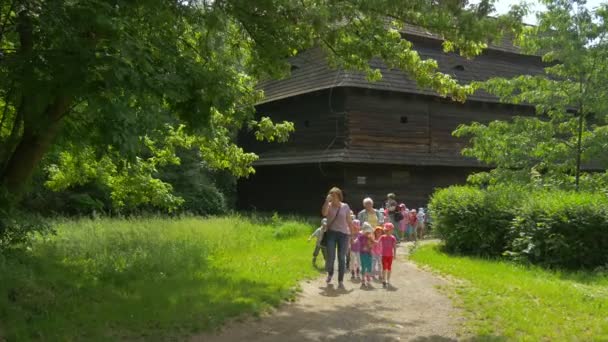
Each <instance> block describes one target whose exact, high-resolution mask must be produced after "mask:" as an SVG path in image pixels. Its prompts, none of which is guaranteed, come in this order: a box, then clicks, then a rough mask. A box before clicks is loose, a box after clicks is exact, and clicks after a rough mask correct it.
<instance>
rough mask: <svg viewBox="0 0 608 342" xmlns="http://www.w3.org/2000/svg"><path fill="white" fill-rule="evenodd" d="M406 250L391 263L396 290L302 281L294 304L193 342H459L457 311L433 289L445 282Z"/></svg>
mask: <svg viewBox="0 0 608 342" xmlns="http://www.w3.org/2000/svg"><path fill="white" fill-rule="evenodd" d="M406 248H407V247H406V246H403V247H400V248H399V250H398V252H397V254H398V255H399V257H398V259H397V260H395V261H394V262H393V276H392V279H391V283H392V285H393V288H392V289H388V290H387V289H383V288H382V284H381V283H374V284H373V289H364V288H362V287H361V285H360V282H356V281H351V280H350V275H348V276H347V278H346V279H345V282H344V283H345V286H346V290H338V289H337V288H336V287H335V285H334V286H327V285H326V284H325V282H324V277H321V278H319V279H316V280H310V281H306V282H304V283H302V293H301V295H300V296H299V298H298V300H297V301H296V302H295V303H289V304H285V305H283V306H282V307H281V308H279V309H278V310H276V311H274V312H273V313H271V314H269V315H266V316H264V317H262V318H258V319H253V318H252V319H250V320H248V321H245V322H241V323H238V322H235V323H232V324H229V325H227V326H226V327H225V328H224V329H223V330H222V331H220V332H219V333H215V334H203V335H197V336H195V337H193V338H192V341H201V342H202V341H204V342H226V341H246V342H262V341H264V342H271V341H272V342H274V341H276V342H279V341H280V342H285V341H441V342H443V341H456V333H455V330H456V329H455V328H456V325H457V321H456V318H455V317H457V316H458V315H457V312H456V311H455V309H454V308H453V307H452V305H451V302H450V300H449V299H448V298H447V297H445V296H444V295H442V294H441V293H439V292H438V291H437V289H436V288H435V287H436V286H437V285H442V284H445V281H444V280H442V279H440V278H438V277H436V276H434V275H432V274H430V273H428V272H425V271H422V270H420V269H418V268H417V267H416V266H415V265H414V264H413V263H411V262H409V261H407V260H406V259H405V258H404V257H403V255H404V254H405V253H406ZM334 283H335V281H334Z"/></svg>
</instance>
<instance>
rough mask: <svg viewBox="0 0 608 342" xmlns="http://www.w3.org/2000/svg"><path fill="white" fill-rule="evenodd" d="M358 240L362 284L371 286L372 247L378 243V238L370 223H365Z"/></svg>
mask: <svg viewBox="0 0 608 342" xmlns="http://www.w3.org/2000/svg"><path fill="white" fill-rule="evenodd" d="M357 242H358V243H359V248H360V252H359V255H360V257H361V283H362V284H361V285H362V286H363V287H370V286H371V281H372V276H371V275H372V248H373V246H374V245H375V244H376V240H375V239H374V235H373V230H372V226H371V225H370V224H369V223H367V222H365V223H363V229H362V233H361V234H360V235H359V237H358V238H357Z"/></svg>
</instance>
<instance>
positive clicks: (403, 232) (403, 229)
mask: <svg viewBox="0 0 608 342" xmlns="http://www.w3.org/2000/svg"><path fill="white" fill-rule="evenodd" d="M398 208H399V212H400V213H401V215H402V216H403V219H402V220H401V221H399V240H400V241H405V238H406V237H407V225H408V224H409V222H410V215H409V211H408V210H407V207H406V206H405V204H403V203H401V204H399V207H398Z"/></svg>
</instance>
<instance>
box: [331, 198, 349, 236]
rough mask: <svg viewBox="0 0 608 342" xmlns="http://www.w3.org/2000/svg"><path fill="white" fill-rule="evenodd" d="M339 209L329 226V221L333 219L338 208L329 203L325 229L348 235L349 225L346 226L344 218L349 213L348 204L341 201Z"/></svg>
mask: <svg viewBox="0 0 608 342" xmlns="http://www.w3.org/2000/svg"><path fill="white" fill-rule="evenodd" d="M339 210H340V211H339V212H338V217H336V219H335V221H334V222H333V224H332V225H331V226H329V223H331V221H332V220H334V217H335V216H336V212H337V211H338V208H334V206H333V205H331V204H330V205H329V211H328V213H327V224H328V226H327V229H328V230H334V231H337V232H341V233H344V234H346V235H350V227H349V226H348V221H347V220H346V218H347V215H350V207H349V206H348V204H346V203H342V206H341V207H340V208H339Z"/></svg>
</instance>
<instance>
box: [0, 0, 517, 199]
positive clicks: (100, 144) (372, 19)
mask: <svg viewBox="0 0 608 342" xmlns="http://www.w3.org/2000/svg"><path fill="white" fill-rule="evenodd" d="M465 3H466V2H465ZM491 3H492V1H482V2H481V4H479V5H477V6H469V7H467V8H465V6H463V2H462V1H455V0H453V1H451V0H443V1H427V0H424V1H423V0H418V1H389V0H373V1H372V0H365V1H363V0H344V1H329V0H301V1H292V0H261V1H250V0H214V1H211V0H207V1H205V0H198V1H196V0H191V1H183V0H172V1H171V0H146V1H131V0H76V1H69V2H66V1H55V0H10V1H4V2H2V5H0V15H1V17H0V79H2V80H3V81H2V84H0V99H1V100H0V115H1V117H0V141H1V143H2V144H1V146H0V147H1V148H0V183H1V184H2V185H3V186H4V187H6V189H7V190H8V192H9V193H11V194H19V193H20V192H21V191H22V190H23V186H24V184H25V183H26V181H27V179H28V178H29V177H30V176H31V174H32V172H33V170H34V169H35V168H36V167H37V166H38V165H39V163H40V161H41V160H42V158H43V157H44V156H45V155H46V154H47V153H48V151H49V149H50V148H51V147H52V146H53V145H61V146H64V147H66V146H67V147H71V148H72V149H73V151H83V150H84V149H85V148H87V149H88V150H87V153H92V154H93V155H94V156H95V158H97V159H98V160H103V159H102V158H103V156H106V155H108V151H112V152H111V153H112V154H114V155H115V156H117V157H120V158H126V159H125V160H126V164H124V167H127V168H128V167H129V163H133V162H135V161H136V156H137V155H138V154H139V155H141V154H142V153H146V151H148V148H149V146H148V145H147V143H146V141H147V140H146V137H147V136H148V135H150V134H151V133H150V132H156V133H154V134H158V132H163V129H164V127H166V125H169V126H171V127H173V129H177V128H178V127H179V126H180V125H183V127H185V129H186V130H187V132H188V133H189V134H191V135H193V136H197V137H198V138H197V139H198V141H199V144H198V147H199V148H200V149H201V152H202V154H203V156H204V158H206V160H208V161H209V162H210V164H212V165H213V166H214V167H217V168H225V169H229V170H231V171H232V172H234V173H235V174H237V175H239V176H244V175H247V174H249V173H251V172H253V170H252V169H251V166H250V164H251V162H252V161H253V160H255V158H256V157H255V155H252V154H247V153H246V152H245V151H243V150H242V149H240V148H239V147H238V146H236V145H235V144H234V140H233V139H230V138H229V137H230V136H231V134H233V133H234V132H235V131H236V130H239V129H241V128H243V127H249V128H251V129H254V130H257V132H258V134H257V136H258V137H259V138H260V139H269V140H274V139H277V140H281V139H285V138H286V137H287V136H288V133H289V131H291V130H292V129H293V126H292V125H291V124H289V123H280V124H275V123H272V122H271V121H270V120H269V119H267V118H263V119H262V120H260V121H254V120H253V119H254V105H255V103H256V102H257V101H258V100H259V99H260V97H261V96H262V94H260V93H259V92H258V91H257V90H256V89H255V84H256V82H257V80H258V79H260V78H262V77H281V76H285V75H286V74H287V72H288V70H289V69H288V64H287V60H286V59H287V58H288V57H290V56H293V55H295V54H297V53H298V51H301V50H303V49H307V48H310V47H312V46H315V45H320V46H322V47H324V48H325V49H326V50H328V51H329V52H331V54H330V55H331V60H332V62H333V63H334V65H335V66H337V67H344V68H351V69H352V68H354V69H359V70H364V71H367V72H368V74H369V76H370V78H378V77H380V76H381V75H379V72H378V71H377V70H371V69H370V67H369V64H368V61H369V60H370V59H371V58H373V57H382V58H383V59H384V60H385V61H386V62H387V64H388V65H389V66H391V67H397V68H400V69H403V70H405V71H407V72H408V73H409V74H410V75H411V76H412V77H413V78H414V79H415V80H416V81H417V82H418V83H419V85H420V86H428V87H431V88H432V89H435V90H436V91H438V92H439V93H440V94H443V95H446V96H452V97H453V98H455V99H458V100H463V99H464V97H465V96H466V95H467V94H468V93H470V92H471V91H472V89H471V87H468V86H461V85H459V84H457V82H456V81H455V80H454V79H452V78H450V77H449V76H446V75H444V74H441V73H439V72H438V71H437V64H436V63H435V62H434V61H429V60H421V59H420V57H419V56H418V54H417V53H416V52H415V51H414V50H413V49H412V45H411V44H410V43H409V42H408V41H407V40H405V39H404V38H403V37H402V36H401V35H400V33H399V28H400V27H401V25H403V23H406V22H407V23H410V24H414V25H420V26H423V27H427V28H428V29H429V30H431V31H433V32H435V33H437V34H439V35H442V36H444V37H445V38H446V43H445V48H446V50H451V49H459V51H460V52H461V53H462V54H464V55H474V54H476V53H479V52H480V51H481V49H482V48H483V47H484V42H487V41H489V40H492V39H495V38H497V37H499V36H500V34H501V32H502V31H503V29H504V28H505V27H509V26H510V24H511V23H512V20H511V19H507V18H502V19H500V20H493V19H488V18H487V17H486V14H487V13H488V11H489V10H491ZM517 14H521V13H517ZM387 18H390V19H391V21H390V22H387ZM235 160H236V162H235ZM120 165H123V163H119V167H122V166H120Z"/></svg>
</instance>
